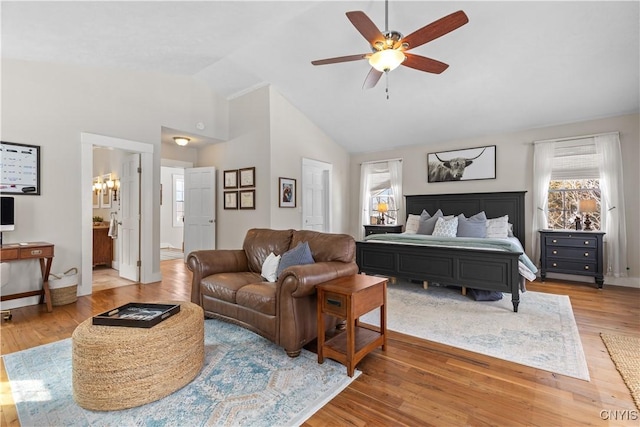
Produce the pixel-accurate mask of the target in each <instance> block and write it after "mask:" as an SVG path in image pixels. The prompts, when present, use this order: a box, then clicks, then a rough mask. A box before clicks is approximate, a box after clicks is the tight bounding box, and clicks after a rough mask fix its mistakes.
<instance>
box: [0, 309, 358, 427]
mask: <svg viewBox="0 0 640 427" xmlns="http://www.w3.org/2000/svg"><path fill="white" fill-rule="evenodd" d="M3 359H4V364H5V367H6V370H7V374H8V376H9V380H10V384H11V390H12V393H13V399H14V402H15V404H16V407H17V411H18V417H19V418H20V424H21V425H23V426H63V425H64V426H147V427H152V426H204V425H207V426H218V425H220V426H242V425H246V426H290V425H299V424H301V423H302V422H304V421H305V420H306V419H307V418H309V417H310V416H311V415H313V414H314V413H315V412H316V411H317V410H318V409H320V408H321V407H322V406H324V405H325V404H326V403H327V402H328V401H329V400H331V399H332V398H333V397H334V396H335V395H337V394H338V393H339V392H340V391H342V390H343V389H344V388H345V387H347V386H348V385H349V384H350V383H351V381H353V380H354V379H355V378H356V377H357V376H358V375H359V374H360V372H358V371H356V375H354V377H353V378H350V377H348V376H347V371H346V368H345V367H344V366H343V365H340V364H339V363H337V362H334V361H333V360H328V359H325V362H324V363H323V364H322V365H320V364H318V358H317V355H316V354H315V353H312V352H309V351H306V350H302V353H301V355H300V356H299V357H296V358H290V357H288V356H287V355H286V353H285V351H284V350H283V349H282V348H280V347H278V346H276V345H274V344H272V343H271V342H270V341H268V340H266V339H264V338H262V337H260V336H258V335H256V334H254V333H252V332H250V331H247V330H245V329H243V328H240V327H238V326H236V325H232V324H229V323H225V322H221V321H218V320H213V319H207V320H206V321H205V363H204V367H203V369H202V371H201V372H200V374H199V375H198V377H196V379H195V380H194V381H193V382H191V383H190V384H188V385H187V386H185V387H184V388H182V389H181V390H178V391H176V392H175V393H173V394H171V395H169V396H167V397H165V398H164V399H161V400H159V401H157V402H153V403H149V404H147V405H143V406H139V407H137V408H131V409H125V410H122V411H110V412H94V411H88V410H85V409H82V408H80V407H79V406H78V405H77V404H76V403H75V401H74V400H73V397H72V386H71V339H66V340H62V341H58V342H55V343H52V344H46V345H42V346H39V347H34V348H31V349H28V350H24V351H20V352H16V353H11V354H8V355H5V356H3Z"/></svg>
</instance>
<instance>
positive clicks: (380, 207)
mask: <svg viewBox="0 0 640 427" xmlns="http://www.w3.org/2000/svg"><path fill="white" fill-rule="evenodd" d="M388 210H389V207H388V206H387V204H386V203H384V202H380V203H378V212H382V213H386V212H387V211H388Z"/></svg>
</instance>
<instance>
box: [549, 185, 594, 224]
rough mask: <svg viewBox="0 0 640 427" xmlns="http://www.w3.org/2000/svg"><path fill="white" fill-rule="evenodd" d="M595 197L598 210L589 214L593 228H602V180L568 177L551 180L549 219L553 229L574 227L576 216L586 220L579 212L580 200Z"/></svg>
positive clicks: (582, 220) (581, 220)
mask: <svg viewBox="0 0 640 427" xmlns="http://www.w3.org/2000/svg"><path fill="white" fill-rule="evenodd" d="M587 199H594V200H595V201H596V212H592V213H590V214H589V218H590V220H591V228H593V229H595V230H600V229H601V227H600V180H599V179H567V180H552V181H551V182H549V205H548V206H549V207H548V211H549V214H548V221H549V228H552V229H574V228H576V218H580V222H584V218H583V217H582V214H580V213H579V212H578V202H579V201H580V200H587Z"/></svg>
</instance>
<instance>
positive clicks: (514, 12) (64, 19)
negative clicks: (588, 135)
mask: <svg viewBox="0 0 640 427" xmlns="http://www.w3.org/2000/svg"><path fill="white" fill-rule="evenodd" d="M1 8H2V9H1V19H2V28H1V32H2V34H1V35H2V57H3V58H14V59H24V60H33V61H49V62H56V63H70V64H78V65H85V66H96V67H117V68H124V69H131V70H139V71H155V72H163V73H174V74H182V75H189V76H193V77H194V78H196V79H201V80H203V81H205V82H206V83H207V84H209V85H210V86H211V87H212V88H213V89H214V90H215V91H216V92H218V93H219V94H220V95H222V96H225V97H228V98H233V97H235V96H238V95H239V94H242V93H244V92H246V91H249V90H251V89H254V88H256V87H260V86H262V85H266V84H271V85H273V86H274V87H275V89H276V90H277V91H278V92H280V93H281V94H282V95H283V96H285V97H286V98H287V99H288V100H289V101H290V102H291V103H292V104H293V105H295V106H296V107H297V108H298V109H299V110H301V111H302V112H303V113H304V114H305V115H306V116H307V117H309V119H310V120H312V121H313V122H314V123H316V124H317V125H318V126H319V127H320V128H321V129H322V130H323V131H324V132H325V133H326V134H327V135H329V136H330V137H331V138H332V139H334V140H335V141H336V142H337V143H338V144H340V145H342V146H344V147H345V148H346V149H347V150H348V151H350V152H364V151H377V150H382V149H386V148H390V147H393V146H404V145H415V144H424V145H428V144H435V143H442V142H446V141H449V140H455V139H461V138H469V137H476V136H483V135H492V134H499V133H504V132H510V131H515V130H521V129H528V128H535V127H542V126H549V125H555V124H562V123H570V122H577V121H582V120H589V119H594V118H601V117H608V116H615V115H620V114H626V113H633V112H638V111H639V98H640V95H639V93H640V86H639V85H640V83H639V82H640V72H639V64H640V57H639V56H640V54H639V52H640V42H639V41H640V30H639V22H640V11H639V2H637V1H624V2H608V1H601V2H595V1H587V2H575V1H567V2H558V1H549V2H535V1H532V2H520V1H512V2H495V1H487V2H484V1H473V2H454V1H446V2H434V1H395V0H391V1H390V2H389V4H388V8H389V29H390V30H396V31H399V32H401V33H403V34H404V35H408V34H409V33H411V32H413V31H415V30H417V29H418V28H420V27H422V26H424V25H426V24H428V23H430V22H432V21H435V20H436V19H439V18H441V17H442V16H445V15H448V14H450V13H452V12H455V11H456V10H463V11H464V12H465V13H466V14H467V16H468V17H469V23H468V24H466V25H464V26H463V27H461V28H460V29H458V30H455V31H453V32H451V33H449V34H447V35H445V36H443V37H441V38H439V39H437V40H434V41H432V42H430V43H427V44H425V45H423V46H420V47H418V48H416V49H415V50H413V51H412V52H413V53H416V54H419V55H423V56H427V57H430V58H434V59H437V60H439V61H442V62H445V63H447V64H449V68H448V69H447V70H446V71H445V72H444V73H442V74H439V75H436V74H428V73H424V72H420V71H416V70H414V69H411V68H408V67H399V68H398V69H396V70H394V71H391V72H390V73H389V75H388V76H387V77H388V78H386V77H385V76H383V78H382V79H381V80H380V82H379V83H378V85H377V86H376V87H375V88H373V89H370V90H362V84H363V82H364V79H365V76H366V75H367V73H368V71H369V69H370V66H369V64H368V62H367V61H366V60H362V61H355V62H348V63H343V64H334V65H323V66H313V65H311V61H312V60H314V59H323V58H327V57H334V56H344V55H352V54H360V53H369V52H370V48H369V45H368V43H367V42H366V40H365V39H364V38H363V37H362V36H361V35H360V33H359V32H358V31H357V30H356V29H355V28H354V27H353V25H352V24H351V23H350V22H349V20H348V19H347V18H346V16H345V12H347V11H353V10H361V11H364V12H365V13H366V14H367V15H368V16H369V17H370V18H371V19H372V20H373V22H374V23H375V24H376V25H377V26H378V28H380V29H381V30H384V27H385V15H384V11H385V3H384V2H383V1H380V0H378V1H274V2H269V1H257V2H250V1H195V2H156V1H145V2H126V1H117V2H82V1H73V2H49V1H47V2H28V1H18V2H7V1H3V2H2V4H1ZM387 88H388V91H389V92H388V93H389V99H387V96H386V92H385V91H386V89H387Z"/></svg>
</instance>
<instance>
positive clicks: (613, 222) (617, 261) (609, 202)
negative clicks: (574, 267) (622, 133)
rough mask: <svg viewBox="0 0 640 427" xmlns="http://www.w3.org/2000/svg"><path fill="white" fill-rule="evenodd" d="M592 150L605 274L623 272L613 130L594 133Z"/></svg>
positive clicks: (624, 262)
mask: <svg viewBox="0 0 640 427" xmlns="http://www.w3.org/2000/svg"><path fill="white" fill-rule="evenodd" d="M594 139H595V144H596V151H597V153H598V155H599V158H600V189H601V190H602V200H601V201H600V204H601V207H602V214H601V220H600V221H601V229H602V231H604V232H605V233H607V234H605V236H604V239H605V241H606V242H607V244H606V245H605V250H606V260H607V263H606V269H605V274H607V275H613V276H614V277H626V276H627V227H626V218H625V211H624V191H623V189H624V185H623V179H622V152H621V150H620V137H619V135H618V134H617V133H611V134H606V135H598V136H596V137H595V138H594Z"/></svg>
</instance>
